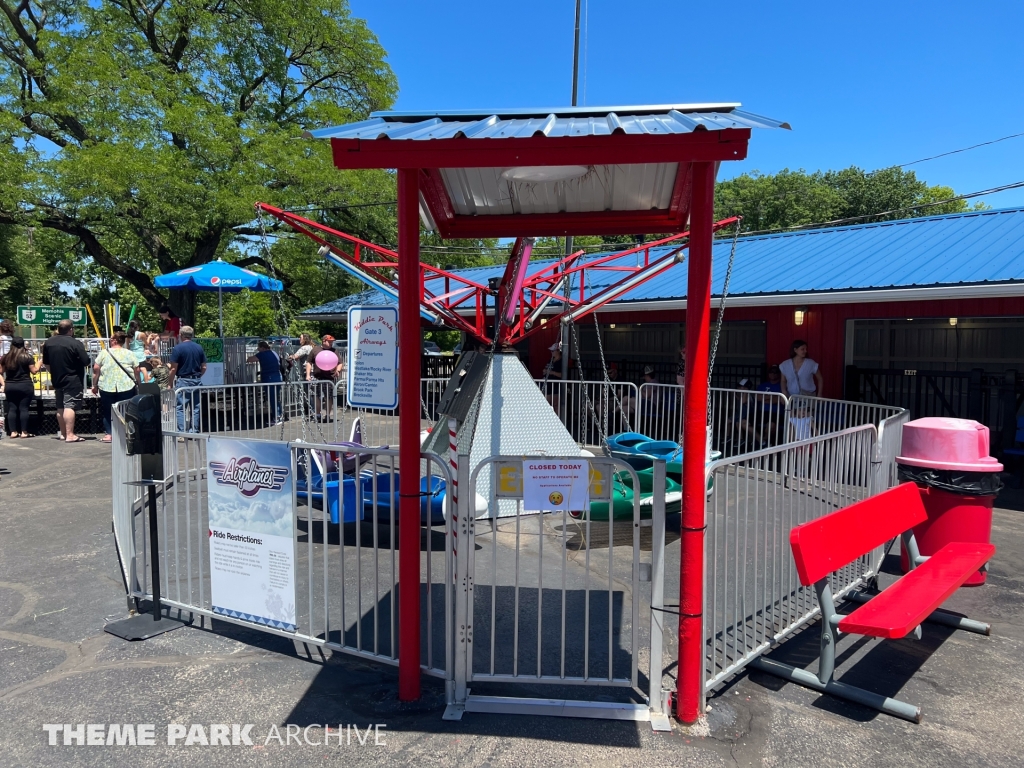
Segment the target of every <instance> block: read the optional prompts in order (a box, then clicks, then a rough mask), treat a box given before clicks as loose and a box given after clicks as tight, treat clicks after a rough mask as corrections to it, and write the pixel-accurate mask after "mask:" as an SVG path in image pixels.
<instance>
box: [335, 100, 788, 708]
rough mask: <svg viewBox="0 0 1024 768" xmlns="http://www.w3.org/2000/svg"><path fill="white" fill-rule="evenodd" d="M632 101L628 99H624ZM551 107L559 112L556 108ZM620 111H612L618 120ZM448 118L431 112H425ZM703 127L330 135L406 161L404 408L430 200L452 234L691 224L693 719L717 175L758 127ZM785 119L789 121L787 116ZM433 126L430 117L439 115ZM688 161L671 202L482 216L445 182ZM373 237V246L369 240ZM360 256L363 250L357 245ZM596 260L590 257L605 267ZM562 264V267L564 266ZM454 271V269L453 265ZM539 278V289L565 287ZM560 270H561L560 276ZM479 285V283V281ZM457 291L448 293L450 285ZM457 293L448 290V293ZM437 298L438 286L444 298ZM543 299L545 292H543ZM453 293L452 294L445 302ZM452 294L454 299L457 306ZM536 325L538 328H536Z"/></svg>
mask: <svg viewBox="0 0 1024 768" xmlns="http://www.w3.org/2000/svg"><path fill="white" fill-rule="evenodd" d="M620 112H621V110H620ZM552 117H555V116H554V115H553V116H552ZM613 117H615V116H614V115H610V116H609V118H608V119H609V121H611V118H613ZM435 121H436V122H437V123H440V122H442V121H441V120H436V119H435V120H432V121H426V122H435ZM706 127H707V126H699V127H697V128H695V129H693V130H691V131H690V132H686V133H668V134H666V133H637V132H635V131H634V132H633V133H629V134H627V133H626V132H625V131H620V130H618V129H616V130H615V131H612V132H611V133H610V134H608V135H580V136H573V135H566V136H558V137H549V136H546V135H534V136H530V137H524V138H504V137H493V138H471V137H470V136H468V135H465V134H464V133H462V132H461V131H460V132H459V133H456V134H455V135H454V136H452V137H450V138H436V139H435V138H428V139H407V140H406V139H402V138H391V137H389V136H386V135H380V136H377V137H376V138H331V148H332V152H333V158H334V164H335V165H336V166H337V167H338V168H341V169H357V168H396V169H398V254H394V253H393V252H389V253H388V254H382V253H380V251H379V250H378V251H376V253H378V254H379V255H381V256H382V257H387V258H382V261H383V262H388V263H389V264H393V263H395V261H397V271H398V284H399V285H402V286H410V285H419V286H420V290H419V291H409V290H403V291H401V292H399V294H398V305H399V345H400V349H401V350H404V352H403V354H402V361H403V363H404V365H402V366H401V368H400V370H399V403H400V405H399V407H400V409H401V410H402V411H403V412H404V413H407V414H416V413H419V396H420V395H419V392H420V382H419V365H418V358H419V348H420V338H419V332H420V323H419V315H420V308H421V305H422V300H423V299H424V298H425V297H424V295H423V292H422V289H423V281H422V276H423V272H422V271H421V265H420V259H419V236H420V203H421V192H422V201H423V203H424V205H425V206H426V208H427V209H428V210H429V212H430V215H431V216H432V218H433V220H434V222H435V223H436V225H437V229H438V232H439V233H440V234H441V235H442V236H443V237H446V238H452V237H512V236H523V237H537V236H542V235H585V234H650V233H665V232H675V233H681V232H683V231H684V230H686V229H687V222H688V223H689V227H688V229H689V232H688V235H689V244H688V250H689V265H688V280H689V282H688V288H687V311H686V313H687V320H688V322H687V323H686V337H687V341H686V346H687V367H686V379H685V380H686V386H685V392H684V403H685V415H684V430H683V509H682V537H681V538H682V541H681V544H682V554H681V563H680V579H681V581H680V601H679V605H680V620H679V673H678V681H679V682H678V690H677V695H676V704H677V715H678V716H679V718H680V719H681V720H683V721H684V722H694V721H696V719H697V717H698V716H699V714H700V712H699V706H700V702H701V700H702V691H701V678H702V675H701V668H702V665H703V662H704V659H703V617H702V614H703V578H704V528H705V520H704V454H705V439H706V423H707V396H708V352H709V350H708V338H709V330H710V319H711V315H710V307H711V244H712V235H713V231H714V219H713V215H714V214H713V208H714V205H713V203H714V183H715V172H716V166H717V163H719V162H721V161H724V160H742V159H744V158H745V157H746V155H747V144H748V142H749V139H750V130H749V129H746V128H724V129H715V130H706ZM779 127H788V126H786V125H784V124H780V125H779ZM428 129H429V126H428ZM642 163H678V167H677V171H676V178H675V180H674V184H673V187H672V194H671V202H670V204H669V205H668V207H667V208H663V209H656V210H611V211H599V212H568V211H559V212H549V213H541V214H536V213H534V214H512V215H508V214H505V215H496V214H489V215H476V216H465V215H458V214H456V213H455V206H454V205H453V203H452V200H451V198H450V197H449V195H448V191H447V189H446V188H445V185H444V183H443V179H442V175H441V170H442V169H474V168H515V167H524V166H566V165H570V164H571V165H581V166H597V165H630V164H642ZM363 247H364V246H363ZM353 256H354V254H353ZM577 258H578V255H577V254H573V255H572V256H570V257H568V258H567V259H566V260H563V261H562V262H560V266H555V265H553V266H554V271H553V272H551V273H549V274H548V275H547V276H546V278H545V279H547V280H548V281H549V283H548V285H549V286H550V284H551V281H552V280H554V279H555V275H559V272H560V271H568V270H572V269H576V268H577V266H576V259H577ZM600 266H601V265H594V264H590V265H588V267H587V268H590V269H594V268H600ZM560 276H561V275H559V277H560ZM451 277H453V278H454V276H451ZM538 281H539V282H537V283H536V284H535V285H534V286H532V287H525V288H524V290H527V291H533V292H534V294H533V295H535V296H540V297H543V296H545V295H556V296H557V294H555V293H554V292H553V291H550V290H547V289H546V288H544V287H543V285H542V282H543V280H542V279H541V278H538ZM555 281H557V280H555ZM476 289H477V290H479V289H478V288H476ZM447 293H448V292H447V291H445V292H442V295H444V294H447ZM453 298H455V297H454V296H451V295H449V296H448V299H453ZM433 299H434V302H435V305H436V304H437V302H438V297H436V296H435V297H433ZM538 301H539V299H538ZM441 303H442V304H443V301H441ZM450 307H451V305H450V304H449V308H450ZM527 332H528V329H527ZM399 429H400V434H399V461H400V464H401V465H402V466H417V465H418V462H419V451H420V443H419V420H418V419H415V418H406V419H402V420H401V421H400V427H399ZM400 482H401V485H400V489H399V497H400V504H399V519H400V521H401V526H400V532H399V580H400V581H401V582H403V583H413V584H415V583H418V581H419V578H420V541H419V535H420V534H419V518H420V510H419V503H420V502H419V490H420V489H419V479H418V478H417V477H416V473H414V472H405V473H402V476H401V481H400ZM419 601H420V596H419V590H417V589H408V590H402V591H401V593H400V596H399V616H400V625H401V632H400V637H399V652H398V664H399V684H398V689H399V698H400V699H402V700H406V701H408V700H413V699H416V698H418V697H419V695H420V602H419Z"/></svg>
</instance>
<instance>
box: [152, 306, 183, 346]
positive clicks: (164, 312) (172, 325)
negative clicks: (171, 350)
mask: <svg viewBox="0 0 1024 768" xmlns="http://www.w3.org/2000/svg"><path fill="white" fill-rule="evenodd" d="M158 313H159V315H160V319H161V320H163V321H164V330H163V334H162V335H163V336H171V337H172V338H178V336H179V335H180V334H181V330H182V325H181V318H180V317H178V316H177V315H176V314H174V310H172V309H171V308H170V307H169V306H167V305H166V304H164V305H163V306H162V307H160V309H159V310H158ZM185 327H186V328H187V327H188V326H185Z"/></svg>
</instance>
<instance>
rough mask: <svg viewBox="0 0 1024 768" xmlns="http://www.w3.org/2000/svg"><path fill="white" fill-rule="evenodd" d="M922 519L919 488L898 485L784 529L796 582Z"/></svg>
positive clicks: (806, 581) (819, 575)
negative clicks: (791, 554) (796, 575)
mask: <svg viewBox="0 0 1024 768" xmlns="http://www.w3.org/2000/svg"><path fill="white" fill-rule="evenodd" d="M927 518H928V515H927V514H926V513H925V509H924V503H923V502H922V501H921V492H920V491H919V490H918V489H917V486H916V485H914V484H913V483H904V484H903V485H898V486H896V487H895V488H891V489H889V490H888V491H886V492H885V493H880V494H878V495H877V496H872V497H871V498H869V499H865V500H864V501H858V502H857V503H856V504H851V505H850V506H848V507H845V508H844V509H840V510H838V511H836V512H833V513H831V514H829V515H825V516H824V517H820V518H818V519H817V520H811V521H810V522H809V523H804V524H803V525H798V526H797V527H796V528H794V529H793V530H792V531H790V532H789V545H790V546H791V547H792V548H793V559H794V560H795V561H796V570H797V573H798V574H799V575H800V583H801V584H803V585H804V586H810V585H811V584H814V582H816V581H819V580H820V579H823V578H825V577H826V576H828V575H829V574H830V573H832V572H833V571H837V570H839V569H840V568H842V567H843V566H845V565H849V564H850V563H852V562H853V561H854V560H856V559H857V558H858V557H860V556H861V555H865V554H867V553H868V552H870V551H871V550H873V549H874V548H875V547H880V546H881V545H882V544H885V543H886V542H887V541H889V540H890V539H894V538H896V537H897V536H899V535H900V534H901V533H903V532H904V531H907V530H909V529H911V528H913V527H914V526H915V525H917V524H918V523H921V522H924V521H925V520H926V519H927Z"/></svg>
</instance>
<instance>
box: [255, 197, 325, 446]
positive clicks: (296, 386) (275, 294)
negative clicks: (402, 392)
mask: <svg viewBox="0 0 1024 768" xmlns="http://www.w3.org/2000/svg"><path fill="white" fill-rule="evenodd" d="M256 214H257V221H258V222H259V225H260V245H261V246H262V249H263V259H264V261H265V262H266V264H267V269H268V271H269V272H270V277H271V278H272V279H274V280H277V279H278V277H277V269H276V268H275V267H274V256H273V252H272V250H271V247H270V240H269V238H268V237H267V226H266V221H265V219H264V216H263V211H262V210H260V209H259V208H257V209H256ZM282 287H283V286H282ZM280 293H283V291H271V294H272V295H271V301H272V302H273V304H274V312H275V314H276V315H277V320H278V327H279V328H281V329H282V331H283V333H284V334H285V335H287V333H288V314H287V312H285V309H284V302H283V301H281V297H280V296H279V294H280ZM284 347H285V345H284V344H283V343H282V344H281V351H282V353H283V352H284ZM282 390H283V391H282V393H281V394H282V395H286V396H285V397H283V398H282V400H283V401H284V402H282V403H281V404H280V405H281V411H282V419H281V436H280V439H281V440H284V419H283V416H284V415H285V413H284V408H285V406H286V404H287V403H288V402H290V401H291V402H297V403H299V406H300V409H301V410H300V414H299V418H300V419H301V421H302V440H303V441H304V442H305V441H306V438H307V436H308V428H309V425H310V424H312V425H313V429H314V430H316V437H317V438H319V441H320V442H321V443H326V442H327V438H325V437H324V433H323V430H322V429H320V425H319V423H317V422H316V421H313V419H312V418H311V416H310V413H309V410H310V408H309V395H310V394H311V393H310V392H308V391H307V389H306V388H305V387H303V386H302V385H301V383H300V382H298V381H296V380H294V379H289V380H288V381H287V382H285V385H284V387H282ZM328 397H332V398H334V399H335V403H334V406H335V407H334V408H333V409H332V410H333V411H334V412H335V418H337V415H338V413H337V411H338V408H337V397H336V395H335V392H334V390H333V389H332V390H331V392H330V394H329V395H328Z"/></svg>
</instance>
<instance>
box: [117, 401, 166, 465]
mask: <svg viewBox="0 0 1024 768" xmlns="http://www.w3.org/2000/svg"><path fill="white" fill-rule="evenodd" d="M160 416H161V413H160V396H159V395H153V394H145V395H136V396H135V397H133V398H131V399H130V400H129V401H128V404H127V405H126V406H125V409H124V423H125V448H126V453H127V454H128V455H129V456H138V455H140V454H144V453H163V449H164V441H163V424H162V423H161V418H160Z"/></svg>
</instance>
